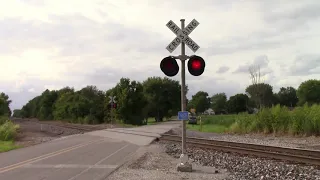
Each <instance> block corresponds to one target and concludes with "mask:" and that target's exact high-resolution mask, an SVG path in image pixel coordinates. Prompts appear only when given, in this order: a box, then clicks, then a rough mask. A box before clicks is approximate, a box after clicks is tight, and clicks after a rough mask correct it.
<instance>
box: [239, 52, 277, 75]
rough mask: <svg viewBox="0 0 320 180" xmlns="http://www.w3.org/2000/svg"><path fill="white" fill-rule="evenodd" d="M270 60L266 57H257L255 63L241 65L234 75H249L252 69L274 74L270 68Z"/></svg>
mask: <svg viewBox="0 0 320 180" xmlns="http://www.w3.org/2000/svg"><path fill="white" fill-rule="evenodd" d="M268 65H269V59H268V57H267V56H266V55H262V56H257V57H256V58H255V59H254V61H253V62H247V63H246V64H245V65H240V66H239V67H238V68H237V69H236V70H235V71H233V73H249V71H250V68H259V69H260V70H261V71H263V72H264V73H270V72H272V70H271V69H269V68H268Z"/></svg>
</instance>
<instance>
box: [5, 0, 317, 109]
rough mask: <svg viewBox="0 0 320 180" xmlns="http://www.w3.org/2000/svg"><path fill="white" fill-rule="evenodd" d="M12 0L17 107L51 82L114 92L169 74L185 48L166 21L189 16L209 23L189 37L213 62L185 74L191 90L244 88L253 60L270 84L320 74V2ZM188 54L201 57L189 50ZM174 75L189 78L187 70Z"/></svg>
mask: <svg viewBox="0 0 320 180" xmlns="http://www.w3.org/2000/svg"><path fill="white" fill-rule="evenodd" d="M5 4H6V5H5V6H0V38H1V41H0V46H1V49H0V59H1V60H0V67H3V68H2V69H1V71H0V90H1V91H4V92H6V93H8V94H9V95H10V98H11V99H12V100H13V104H12V107H14V108H20V107H21V106H22V105H23V104H25V103H26V102H27V101H28V99H30V98H31V97H34V96H35V95H39V94H41V92H42V91H44V90H45V89H46V88H48V89H59V88H61V87H64V86H73V87H75V89H80V88H82V87H84V86H86V85H96V86H98V87H99V88H100V89H103V90H107V89H109V88H111V87H113V86H114V85H115V84H116V83H117V82H118V81H119V79H120V78H121V77H129V78H130V79H133V80H138V81H143V80H145V79H146V78H147V77H149V76H161V77H164V75H163V73H162V72H161V70H160V68H159V63H160V61H161V59H162V58H164V57H166V56H169V55H178V54H180V47H178V48H177V49H176V51H174V52H173V53H172V54H170V53H169V52H167V51H166V49H165V47H166V46H167V45H168V44H169V43H170V42H171V41H172V39H173V38H174V37H175V35H174V34H173V33H172V32H171V31H170V30H169V29H168V28H167V27H166V26H165V24H166V23H167V22H168V21H169V20H173V21H174V22H175V23H176V24H179V23H180V22H179V20H180V17H182V18H185V19H186V24H188V23H189V22H190V21H191V20H192V19H194V18H195V19H196V20H197V21H199V22H200V25H199V26H198V27H197V29H195V30H194V31H193V32H192V33H191V34H190V37H191V38H192V39H193V40H194V41H196V43H197V44H199V45H200V49H199V51H197V52H196V53H195V54H197V55H200V56H202V57H203V58H204V59H205V60H206V69H205V72H204V73H203V74H202V75H201V76H198V77H195V76H191V75H190V74H189V73H188V71H187V70H186V83H187V84H188V86H189V87H190V95H191V94H192V93H196V91H199V90H202V91H207V92H208V93H209V94H213V93H218V92H226V93H227V94H228V95H232V94H233V93H238V92H243V91H244V89H245V87H246V86H247V85H248V84H249V83H250V78H249V73H248V68H249V67H250V66H251V65H259V66H260V67H261V71H262V72H263V73H264V74H265V76H264V78H265V81H266V82H269V83H270V84H271V85H274V87H276V88H277V87H280V86H282V84H285V85H290V84H291V85H293V86H295V87H296V86H298V85H299V83H300V81H301V80H305V79H307V78H320V77H319V63H318V62H319V56H318V54H317V53H318V47H319V45H320V44H319V42H320V33H319V31H320V24H319V23H318V21H319V17H320V16H319V14H320V13H319V11H317V9H319V6H320V3H319V1H317V0H309V1H308V0H306V1H303V2H302V1H298V0H284V1H281V2H279V1H275V0H270V1H241V2H240V1H235V0H229V1H222V0H215V1H212V0H202V1H199V2H197V3H196V4H195V2H194V1H192V0H184V1H182V0H178V1H174V2H171V1H170V2H169V1H168V2H161V3H160V1H156V0H149V1H143V0H141V1H136V2H134V3H133V2H131V1H110V0H109V1H107V0H105V1H102V0H91V1H88V0H69V1H62V0H45V1H41V2H40V1H35V0H23V1H18V0H11V1H6V3H5ZM195 6H196V7H197V8H195ZM199 9H201V11H199ZM155 17H156V18H155ZM186 54H187V55H192V54H194V53H193V52H192V51H191V50H189V49H188V48H186ZM298 76H299V78H298ZM172 79H175V80H179V81H180V73H179V74H178V75H177V76H175V77H173V78H172Z"/></svg>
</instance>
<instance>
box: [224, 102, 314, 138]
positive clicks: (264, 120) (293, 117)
mask: <svg viewBox="0 0 320 180" xmlns="http://www.w3.org/2000/svg"><path fill="white" fill-rule="evenodd" d="M230 130H231V131H232V132H236V133H249V132H253V133H262V132H263V133H274V134H292V135H307V136H310V135H319V134H320V105H316V104H314V105H312V106H308V105H307V104H305V105H304V106H303V107H297V108H295V109H294V110H293V111H289V109H288V108H287V107H285V106H280V105H276V106H273V107H272V108H263V109H262V110H261V111H259V112H258V113H257V114H255V115H248V114H247V113H243V114H239V115H238V116H237V117H236V121H235V122H234V123H233V124H232V125H231V128H230Z"/></svg>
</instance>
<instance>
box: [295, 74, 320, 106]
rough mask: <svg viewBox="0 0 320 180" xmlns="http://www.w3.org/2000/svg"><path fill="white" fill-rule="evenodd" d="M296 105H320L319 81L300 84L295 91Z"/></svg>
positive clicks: (311, 80)
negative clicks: (297, 100)
mask: <svg viewBox="0 0 320 180" xmlns="http://www.w3.org/2000/svg"><path fill="white" fill-rule="evenodd" d="M297 97H298V99H299V102H298V104H299V105H302V104H304V103H308V104H310V105H311V104H315V103H320V80H316V79H310V80H307V81H304V82H302V83H301V84H300V86H299V87H298V90H297Z"/></svg>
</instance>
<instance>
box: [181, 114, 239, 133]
mask: <svg viewBox="0 0 320 180" xmlns="http://www.w3.org/2000/svg"><path fill="white" fill-rule="evenodd" d="M236 117H237V115H204V116H201V122H202V130H201V127H200V121H199V120H198V124H197V125H192V124H187V129H189V130H193V131H201V132H212V133H224V132H227V131H229V128H230V127H231V125H232V124H233V123H234V122H235V120H236Z"/></svg>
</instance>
